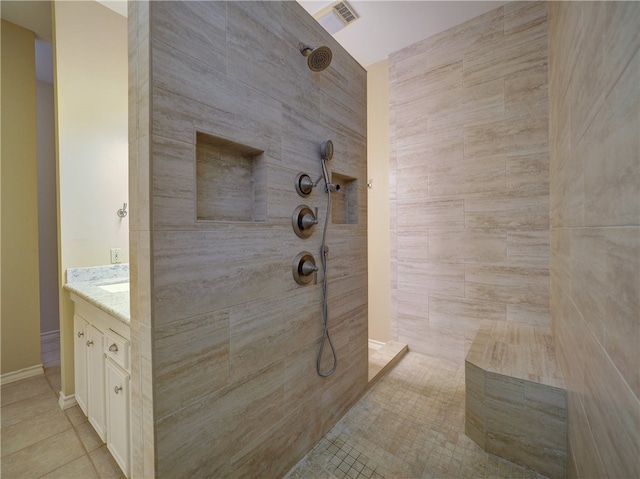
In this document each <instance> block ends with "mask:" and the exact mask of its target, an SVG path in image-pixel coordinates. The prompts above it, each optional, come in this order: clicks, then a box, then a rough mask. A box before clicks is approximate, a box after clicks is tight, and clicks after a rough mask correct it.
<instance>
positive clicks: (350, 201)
mask: <svg viewBox="0 0 640 479" xmlns="http://www.w3.org/2000/svg"><path fill="white" fill-rule="evenodd" d="M331 184H334V185H336V184H337V185H340V192H339V193H331V221H332V223H334V224H347V225H355V224H358V180H357V179H355V178H351V177H349V176H344V175H341V174H338V173H331Z"/></svg>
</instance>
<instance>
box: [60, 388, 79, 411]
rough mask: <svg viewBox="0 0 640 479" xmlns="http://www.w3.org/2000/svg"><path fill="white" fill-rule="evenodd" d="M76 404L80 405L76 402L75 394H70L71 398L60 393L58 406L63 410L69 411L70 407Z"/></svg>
mask: <svg viewBox="0 0 640 479" xmlns="http://www.w3.org/2000/svg"><path fill="white" fill-rule="evenodd" d="M76 404H78V403H77V402H76V395H75V394H70V395H69V396H65V395H64V393H63V392H62V391H60V396H59V397H58V405H59V406H60V409H62V410H65V409H69V408H70V407H73V406H75V405H76Z"/></svg>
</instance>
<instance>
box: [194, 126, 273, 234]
mask: <svg viewBox="0 0 640 479" xmlns="http://www.w3.org/2000/svg"><path fill="white" fill-rule="evenodd" d="M266 176H267V175H266V164H265V159H264V151H263V150H260V149H258V148H255V147H252V146H248V145H243V144H240V143H235V142H233V141H231V140H227V139H225V138H219V137H216V136H212V135H208V134H206V133H201V132H196V218H197V219H198V220H199V221H244V222H252V223H262V222H265V221H266V216H267V191H266Z"/></svg>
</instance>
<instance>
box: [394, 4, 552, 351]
mask: <svg viewBox="0 0 640 479" xmlns="http://www.w3.org/2000/svg"><path fill="white" fill-rule="evenodd" d="M546 8H547V7H546V3H545V2H513V3H509V4H506V5H505V6H504V7H501V8H498V9H497V10H493V11H491V12H489V13H487V14H484V15H482V16H479V17H477V18H474V19H472V20H470V21H468V22H466V23H464V24H462V25H459V26H457V27H454V28H452V29H450V30H447V31H445V32H443V33H441V34H438V35H436V36H434V37H430V38H428V39H426V40H423V41H421V42H419V43H416V44H414V45H412V46H409V47H407V48H405V49H403V50H401V51H399V52H397V53H394V54H393V55H391V57H390V109H391V158H390V163H391V241H392V246H391V251H392V308H393V315H392V318H393V322H392V335H393V336H394V339H397V340H399V341H402V342H406V343H408V345H409V348H410V349H411V350H413V351H418V352H422V353H426V354H430V355H434V356H438V357H441V358H449V359H452V360H455V361H457V362H462V361H463V360H464V355H465V351H466V350H467V349H468V345H469V343H470V341H471V340H472V339H473V337H474V335H475V332H476V331H477V328H478V325H479V322H480V321H481V320H486V319H488V320H494V321H518V322H523V323H527V324H531V325H542V326H548V325H549V150H548V137H549V133H548V90H547V11H546ZM465 345H466V346H467V347H465Z"/></svg>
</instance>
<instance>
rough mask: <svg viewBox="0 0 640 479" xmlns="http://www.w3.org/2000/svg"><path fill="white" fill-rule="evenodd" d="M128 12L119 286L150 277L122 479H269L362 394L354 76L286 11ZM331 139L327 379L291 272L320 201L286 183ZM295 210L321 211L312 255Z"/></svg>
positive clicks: (361, 149) (358, 79)
mask: <svg viewBox="0 0 640 479" xmlns="http://www.w3.org/2000/svg"><path fill="white" fill-rule="evenodd" d="M130 11H131V13H132V15H131V17H130V18H131V20H132V21H135V28H131V29H130V31H131V32H132V37H131V38H132V39H134V40H133V44H132V45H130V50H131V53H132V58H133V60H132V62H131V69H130V71H131V73H132V75H131V83H130V100H129V101H130V105H131V106H132V109H133V110H134V114H133V115H132V121H131V122H130V125H131V128H130V132H131V133H132V137H133V139H132V143H131V145H130V149H131V150H132V151H133V153H134V155H132V157H133V163H132V164H133V167H132V174H131V184H132V188H131V190H132V194H133V195H134V196H135V201H136V202H137V203H139V205H140V207H139V208H135V214H134V213H133V212H132V220H133V223H132V224H135V225H137V228H138V229H139V230H141V231H140V232H139V233H138V234H137V235H136V237H135V240H136V241H135V242H134V245H135V246H136V247H135V248H132V250H133V249H135V250H136V251H137V252H138V253H139V257H138V258H137V259H136V258H132V263H136V261H137V262H138V263H140V266H139V267H137V268H132V277H133V276H134V275H136V276H139V275H144V274H146V275H148V276H149V277H148V278H146V277H144V278H141V279H139V280H138V282H137V284H140V281H141V280H145V282H144V288H141V290H140V291H139V292H137V293H136V294H137V296H136V297H139V301H136V302H135V304H132V313H135V314H134V317H138V316H139V317H140V319H139V321H134V323H135V324H132V330H134V331H135V336H136V339H137V341H138V343H137V344H139V345H140V346H141V347H140V348H134V351H132V360H133V361H134V362H135V367H133V368H132V370H133V371H135V373H134V374H135V377H134V378H133V381H132V391H133V396H134V397H135V398H138V399H137V402H136V404H134V414H133V421H132V422H133V429H134V434H133V437H134V439H136V440H134V443H135V447H134V458H133V462H134V465H133V470H134V474H135V475H137V476H140V477H147V476H148V477H152V476H158V477H193V476H201V477H214V476H221V477H246V476H253V477H258V476H263V475H266V476H269V477H271V476H282V475H284V474H285V473H286V471H287V470H288V469H290V468H291V467H292V466H293V465H294V464H295V463H296V462H297V461H298V460H299V459H300V458H301V457H302V456H303V455H304V454H305V453H306V452H307V451H308V450H309V449H310V448H311V447H313V445H314V444H315V442H316V441H317V440H318V439H319V438H320V437H321V434H322V433H323V432H326V431H327V430H328V429H329V428H330V427H332V426H333V425H334V424H335V422H336V421H337V420H338V419H339V418H340V417H341V415H342V414H344V412H345V411H346V410H347V409H348V408H349V407H350V406H351V405H352V404H353V403H354V401H356V400H357V399H358V398H359V397H360V395H361V394H362V393H363V392H364V390H365V387H366V382H367V378H368V372H367V275H366V267H367V263H366V258H367V247H366V244H367V243H366V231H367V221H366V216H367V189H366V184H367V176H366V111H367V105H366V71H365V70H364V69H363V68H362V67H361V66H360V65H358V64H357V63H356V62H355V61H354V60H353V59H352V58H351V57H350V55H348V54H347V53H346V52H345V51H344V50H343V49H342V47H341V46H340V45H339V44H338V43H337V42H336V41H335V40H334V39H333V38H332V37H331V36H330V35H329V34H328V33H327V32H326V31H324V29H322V28H321V27H320V26H319V25H318V24H317V22H315V21H314V20H313V19H312V18H311V17H310V16H309V15H308V13H307V12H306V11H305V10H304V9H303V8H302V7H301V6H300V5H298V4H297V3H295V2H161V3H156V2H149V4H148V5H147V4H145V5H144V6H142V5H137V4H131V5H130ZM134 34H135V35H134ZM301 44H307V45H311V46H314V47H315V46H319V45H323V44H324V45H328V46H329V47H330V48H331V49H332V50H333V61H332V63H331V65H330V66H329V67H328V68H327V69H326V70H324V71H323V72H318V73H315V72H311V71H310V70H309V68H308V67H307V61H306V58H305V57H304V56H303V55H302V54H301V52H300V45H301ZM205 138H206V141H204V139H205ZM327 139H331V140H332V141H333V142H334V147H335V157H334V159H333V160H332V161H331V162H329V163H328V164H327V166H328V169H329V171H330V173H331V174H333V175H334V177H335V175H340V178H339V179H340V181H344V182H349V183H345V184H343V185H342V186H343V187H344V189H345V191H346V193H345V194H343V196H339V197H335V201H334V203H335V204H334V207H340V206H341V205H342V206H344V208H345V209H346V208H347V204H348V206H349V210H348V218H347V219H348V224H338V223H337V221H336V223H333V222H332V220H336V219H338V215H337V213H335V211H334V212H333V213H331V212H330V214H329V226H328V231H327V245H328V247H329V250H330V254H329V272H328V279H329V305H328V306H329V323H330V331H331V337H332V340H333V343H334V345H335V347H336V351H337V354H338V366H337V370H336V372H335V374H334V375H333V376H331V377H329V378H326V379H325V378H321V377H320V376H318V375H317V373H316V356H317V354H318V351H319V349H320V341H319V340H320V337H321V335H322V325H323V318H322V305H321V299H322V279H323V278H322V273H321V272H319V274H318V275H317V280H318V281H314V282H312V283H311V284H309V285H306V286H301V285H298V284H297V283H296V282H295V281H294V278H293V275H292V268H293V260H294V258H295V256H296V254H297V253H299V252H301V251H305V250H306V251H309V252H311V253H312V254H313V255H314V256H315V259H316V262H317V264H318V266H319V265H320V243H321V236H322V222H323V220H324V219H325V217H326V212H325V211H324V208H325V206H326V204H327V196H326V194H325V193H324V192H323V188H322V186H323V185H322V184H320V185H319V186H318V187H317V188H315V189H314V190H313V192H312V193H311V194H310V195H309V196H308V197H306V198H302V197H301V196H299V195H298V193H297V192H296V189H295V181H296V176H297V175H298V174H299V173H307V174H309V176H311V177H312V179H313V180H314V181H315V180H316V179H317V178H319V177H320V176H321V173H322V170H321V164H322V163H321V159H320V145H321V143H322V142H323V141H324V140H327ZM205 143H206V144H207V145H209V148H208V150H207V149H206V148H205V147H204V145H205ZM203 150H206V154H203ZM227 150H230V151H227ZM243 155H244V156H243ZM235 162H237V164H236V163H235ZM224 175H227V176H228V178H226V179H225V178H224V177H222V176H224ZM229 185H234V187H233V188H232V189H231V190H228V189H227V188H228V187H229ZM424 188H425V191H426V188H427V180H426V177H425V178H424ZM241 190H242V192H241ZM347 193H348V198H347V197H346V196H345V195H346V194H347ZM248 198H249V199H248ZM131 200H132V203H133V202H134V198H132V199H131ZM216 202H218V203H216ZM301 204H306V205H308V206H309V207H310V208H312V209H314V208H316V207H317V208H318V219H319V221H320V224H319V225H318V226H317V227H316V228H315V231H314V232H313V234H312V235H311V237H310V238H308V239H302V238H299V237H298V236H296V234H295V232H294V230H293V228H292V215H293V212H294V210H295V208H296V207H297V206H298V205H301ZM334 209H335V208H334ZM221 211H222V212H223V213H220V212H221ZM459 211H460V212H462V207H460V208H459ZM140 213H145V214H142V215H141V214H140ZM219 213H220V214H219ZM222 215H226V216H224V218H227V219H225V220H222ZM230 218H231V219H230ZM459 221H460V222H462V221H463V219H462V217H460V219H459ZM425 244H426V243H425ZM145 258H146V260H145ZM142 267H144V268H142ZM132 282H133V281H132ZM133 292H134V291H132V293H133ZM132 296H133V295H132ZM145 304H146V305H147V307H146V309H145V307H144V305H145ZM132 334H133V333H132ZM327 353H328V347H325V354H324V355H323V356H322V358H321V365H322V367H323V370H328V369H329V368H330V367H331V356H330V354H327ZM309 409H315V410H317V414H316V415H315V416H314V417H315V422H314V423H313V425H312V426H311V427H309V425H310V423H309V416H308V410H309ZM274 450H277V451H278V454H277V457H276V455H274ZM283 451H285V452H283ZM136 471H137V472H136Z"/></svg>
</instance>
